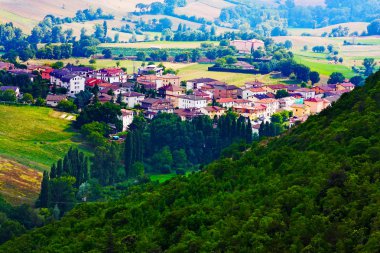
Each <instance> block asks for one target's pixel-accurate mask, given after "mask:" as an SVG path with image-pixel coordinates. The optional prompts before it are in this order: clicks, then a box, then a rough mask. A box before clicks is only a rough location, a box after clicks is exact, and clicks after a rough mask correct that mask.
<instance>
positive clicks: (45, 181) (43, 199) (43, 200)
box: [36, 171, 49, 208]
mask: <svg viewBox="0 0 380 253" xmlns="http://www.w3.org/2000/svg"><path fill="white" fill-rule="evenodd" d="M36 206H37V207H45V208H47V207H48V206H49V174H48V172H47V171H44V174H43V177H42V182H41V192H40V196H39V198H38V201H37V205H36Z"/></svg>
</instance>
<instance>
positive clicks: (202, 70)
mask: <svg viewBox="0 0 380 253" xmlns="http://www.w3.org/2000/svg"><path fill="white" fill-rule="evenodd" d="M210 66H212V65H211V64H189V65H188V66H186V67H183V68H180V69H179V74H178V75H179V76H181V77H182V79H183V80H190V79H195V78H201V77H209V78H214V79H216V80H219V81H222V82H226V83H228V84H233V85H236V86H242V85H244V83H245V82H248V81H254V80H259V81H262V82H265V83H278V82H281V81H283V80H277V79H273V78H271V77H270V76H269V75H252V74H239V73H224V72H212V71H208V70H207V69H208V67H210Z"/></svg>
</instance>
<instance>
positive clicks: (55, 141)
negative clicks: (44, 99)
mask: <svg viewBox="0 0 380 253" xmlns="http://www.w3.org/2000/svg"><path fill="white" fill-rule="evenodd" d="M0 118H1V120H0V129H1V130H0V156H4V157H6V158H9V159H11V160H14V161H17V162H19V163H21V164H23V165H25V166H28V167H30V168H34V169H38V170H46V169H48V168H50V166H51V165H52V164H53V163H54V162H56V161H57V159H59V158H61V157H62V156H63V155H64V154H65V153H66V152H67V150H68V149H69V148H70V147H71V146H73V145H74V146H78V145H79V143H78V142H75V138H77V135H78V134H77V133H75V132H74V131H72V129H71V126H70V124H71V120H73V119H74V116H71V115H68V114H66V113H60V112H56V111H54V110H52V109H50V108H42V107H28V106H22V107H16V106H5V105H0ZM0 164H1V162H0Z"/></svg>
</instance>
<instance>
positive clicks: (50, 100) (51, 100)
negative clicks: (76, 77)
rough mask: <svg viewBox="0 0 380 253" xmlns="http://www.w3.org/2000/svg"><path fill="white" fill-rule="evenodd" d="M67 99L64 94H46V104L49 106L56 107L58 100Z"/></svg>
mask: <svg viewBox="0 0 380 253" xmlns="http://www.w3.org/2000/svg"><path fill="white" fill-rule="evenodd" d="M63 100H67V97H66V95H47V97H46V104H47V105H48V106H51V107H57V105H58V104H59V102H61V101H63Z"/></svg>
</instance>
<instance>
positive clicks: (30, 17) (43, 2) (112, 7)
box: [0, 0, 324, 31]
mask: <svg viewBox="0 0 380 253" xmlns="http://www.w3.org/2000/svg"><path fill="white" fill-rule="evenodd" d="M157 1H163V0H95V1H94V0H83V1H77V0H58V1H49V0H0V22H10V21H11V22H13V23H14V24H15V25H16V26H18V27H20V28H22V29H24V30H25V31H30V30H31V29H32V28H33V27H34V25H35V24H37V23H38V22H39V21H41V20H42V19H43V17H44V16H46V15H48V14H52V15H55V16H58V17H72V16H74V15H75V13H76V11H77V10H79V9H86V8H102V9H103V10H104V11H105V12H109V13H112V14H113V15H115V16H116V19H117V20H120V19H121V18H122V17H123V16H126V15H127V13H128V12H133V11H135V6H136V4H138V3H144V4H150V3H152V2H157ZM231 2H233V1H231ZM231 2H230V1H225V0H210V1H206V0H188V5H187V6H186V7H183V8H177V9H176V10H175V13H176V14H180V15H181V14H184V15H187V16H196V17H203V18H205V19H206V20H211V21H212V20H214V19H215V18H217V17H219V15H220V11H221V9H222V8H226V7H230V6H233V5H234V4H232V3H231ZM242 2H243V1H242ZM263 2H266V3H268V1H263ZM273 2H274V1H273ZM323 2H324V0H312V1H309V0H296V3H297V4H300V5H321V4H322V5H323ZM270 4H273V3H270ZM37 10H38V11H37Z"/></svg>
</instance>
